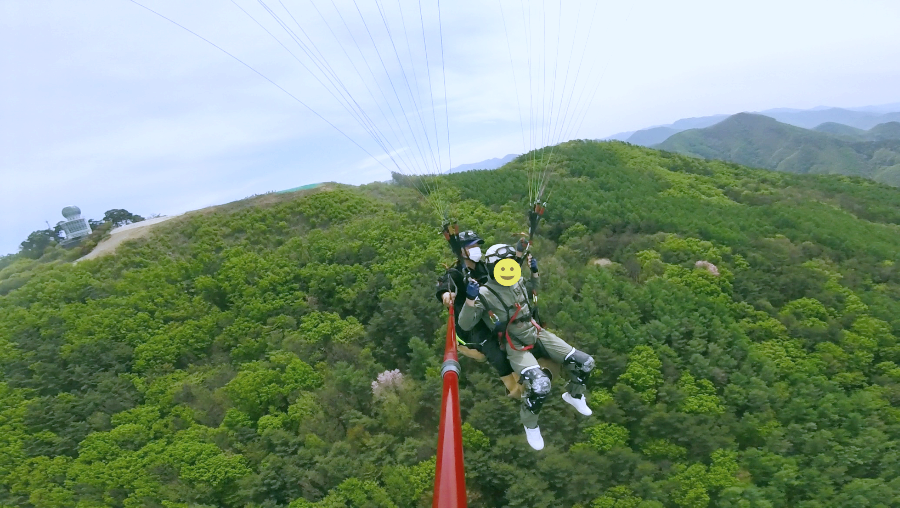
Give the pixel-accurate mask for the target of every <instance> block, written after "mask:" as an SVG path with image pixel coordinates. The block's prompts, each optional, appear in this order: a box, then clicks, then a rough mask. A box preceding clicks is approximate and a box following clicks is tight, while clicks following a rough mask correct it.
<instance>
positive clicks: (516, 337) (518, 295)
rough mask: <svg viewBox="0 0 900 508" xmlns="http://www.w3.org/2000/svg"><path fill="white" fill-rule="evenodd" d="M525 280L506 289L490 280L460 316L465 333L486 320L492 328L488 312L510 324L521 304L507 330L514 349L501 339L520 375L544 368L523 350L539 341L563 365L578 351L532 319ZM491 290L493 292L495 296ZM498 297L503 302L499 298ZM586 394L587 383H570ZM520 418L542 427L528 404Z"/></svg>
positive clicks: (527, 424) (573, 392)
mask: <svg viewBox="0 0 900 508" xmlns="http://www.w3.org/2000/svg"><path fill="white" fill-rule="evenodd" d="M523 281H524V279H521V278H520V279H519V281H518V282H517V283H515V284H513V285H512V286H503V285H501V284H498V283H497V281H495V280H493V279H491V280H489V281H488V282H487V283H486V284H485V285H484V286H481V288H480V290H479V297H478V298H477V299H476V300H475V304H474V305H469V304H468V303H467V304H466V305H465V306H463V309H462V311H461V312H460V314H459V326H460V328H462V329H463V330H471V329H472V328H474V327H475V325H476V324H477V323H478V321H479V320H483V321H484V322H485V323H486V324H487V325H488V326H489V327H491V328H493V326H494V324H493V322H492V320H491V318H490V316H489V315H488V313H487V311H491V312H493V313H494V315H496V317H497V318H498V319H500V321H501V322H504V323H507V322H509V320H510V318H512V316H513V315H514V314H515V313H516V309H517V307H516V304H518V305H519V306H520V307H521V309H520V310H519V313H518V314H517V315H516V318H515V321H513V322H512V323H510V324H509V326H508V328H507V332H508V333H509V339H510V340H509V342H512V345H513V346H514V348H512V347H510V344H509V342H507V340H506V337H505V336H503V338H502V339H501V340H502V347H503V348H504V349H505V350H506V356H507V358H509V363H510V365H512V368H513V370H515V371H516V372H518V373H519V374H520V375H521V374H522V372H523V371H525V370H528V369H530V368H534V367H537V368H540V367H539V366H538V361H537V359H535V357H534V355H533V354H531V351H524V350H522V348H524V347H526V346H530V345H534V344H536V343H538V342H539V343H540V344H541V346H543V348H544V350H545V351H546V352H547V356H548V357H549V358H550V359H551V360H553V361H555V362H558V363H559V364H560V365H562V364H563V363H564V362H565V360H566V357H567V356H568V355H569V354H570V353H571V352H572V351H573V350H574V349H575V348H573V347H572V346H570V345H569V344H568V343H566V341H564V340H562V339H561V338H559V337H557V336H556V335H555V334H554V333H552V332H550V331H547V330H546V329H543V328H538V327H537V326H535V324H534V323H533V322H532V319H531V307H530V305H529V301H528V292H527V291H526V289H525V284H524V282H523ZM491 290H493V293H492V292H491ZM494 293H496V295H495V294H494ZM498 296H499V297H500V299H498V298H497V297H498ZM501 300H502V301H501ZM584 392H585V386H584V384H581V383H577V382H576V380H575V379H574V378H573V379H572V381H571V382H570V383H569V393H570V394H571V395H573V396H575V397H580V396H581V395H582V394H584ZM519 416H520V417H521V419H522V423H523V424H524V425H525V427H527V428H529V429H533V428H535V427H537V426H538V416H537V415H536V414H534V413H532V412H531V411H529V410H528V409H527V408H526V407H525V405H524V404H523V405H522V408H521V409H520V410H519Z"/></svg>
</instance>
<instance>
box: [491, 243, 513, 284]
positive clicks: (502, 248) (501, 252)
mask: <svg viewBox="0 0 900 508" xmlns="http://www.w3.org/2000/svg"><path fill="white" fill-rule="evenodd" d="M515 257H516V248H515V247H513V246H511V245H507V244H505V243H497V244H494V245H491V246H490V248H488V250H487V252H485V253H484V262H485V263H486V264H487V269H488V274H490V276H491V278H493V277H494V265H496V264H497V263H498V262H500V261H501V260H504V259H515Z"/></svg>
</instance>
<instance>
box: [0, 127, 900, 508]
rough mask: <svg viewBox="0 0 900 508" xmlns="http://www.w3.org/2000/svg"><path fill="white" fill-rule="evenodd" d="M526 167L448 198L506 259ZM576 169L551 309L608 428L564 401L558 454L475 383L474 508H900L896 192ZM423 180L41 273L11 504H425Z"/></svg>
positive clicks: (306, 200)
mask: <svg viewBox="0 0 900 508" xmlns="http://www.w3.org/2000/svg"><path fill="white" fill-rule="evenodd" d="M527 158H528V157H527V156H522V157H520V158H518V159H517V160H516V161H514V162H513V163H510V164H508V165H507V166H505V167H504V168H502V169H500V170H496V171H477V172H474V171H473V172H467V173H460V174H453V175H447V176H445V177H441V178H442V182H443V183H444V184H445V186H446V191H447V193H448V195H450V196H453V199H454V201H456V203H457V206H456V209H457V215H458V217H459V219H460V222H461V225H462V226H463V227H466V228H473V229H476V230H477V231H479V233H481V234H482V235H484V236H485V237H486V238H487V240H488V244H491V243H494V242H510V241H513V240H514V239H515V237H513V236H512V235H511V233H514V232H519V231H522V230H524V229H525V227H526V226H525V211H526V203H525V199H526V198H525V196H527V190H526V178H525V174H524V167H525V164H526V162H525V161H526V159H527ZM554 161H555V162H554V168H553V172H554V175H553V180H552V181H551V183H550V188H549V189H552V195H551V201H550V203H549V208H548V212H547V214H546V216H545V218H546V223H545V224H543V225H542V229H541V231H540V234H539V238H538V240H537V242H536V256H537V257H538V259H539V260H540V266H541V274H542V279H543V290H542V293H541V298H540V302H541V305H542V310H541V312H542V315H543V316H544V317H545V318H546V320H547V321H548V326H549V327H550V328H551V329H553V330H554V331H556V332H557V333H558V334H559V335H560V336H561V337H563V338H565V339H567V340H568V341H570V342H571V343H572V344H573V345H576V346H577V347H579V349H583V350H584V351H587V352H589V353H591V354H593V355H594V357H595V358H596V360H597V364H598V368H597V369H596V370H595V371H594V373H593V376H592V377H591V379H590V381H589V384H588V387H589V390H590V395H589V398H590V404H591V406H592V407H593V408H594V416H592V417H590V418H585V417H582V416H580V415H578V414H576V413H575V411H573V410H572V408H571V407H569V406H568V405H566V404H564V403H563V402H562V400H561V399H560V394H561V393H562V392H563V389H562V387H561V386H560V385H559V384H558V383H557V384H556V386H554V391H553V395H552V397H551V399H550V400H549V401H548V403H547V404H546V405H545V406H544V409H543V411H542V413H541V427H542V430H543V434H544V438H545V440H546V442H547V447H546V448H545V449H544V450H543V451H540V452H535V451H533V450H532V449H531V448H530V447H529V446H528V445H527V444H526V441H525V437H524V433H523V431H522V427H521V425H520V424H519V421H518V415H517V412H518V408H517V406H516V404H515V403H514V402H513V401H512V400H511V399H509V398H507V397H506V396H505V394H504V393H503V388H502V384H501V382H500V381H499V379H497V378H496V376H495V374H494V373H493V372H492V371H491V369H490V367H489V366H488V365H486V364H479V363H475V362H472V361H470V360H468V359H463V360H462V363H463V374H462V379H461V389H460V399H461V404H462V416H463V422H464V428H463V438H464V446H465V460H466V470H467V487H468V492H469V497H470V506H473V507H476V506H483V507H529V508H538V507H574V506H579V507H582V508H621V507H631V508H637V507H640V508H661V507H684V508H704V507H713V506H716V507H728V508H738V507H740V508H744V507H747V508H763V507H765V508H782V507H783V508H787V507H801V508H820V507H880V508H888V507H892V506H898V505H900V409H898V407H897V406H898V404H900V365H898V364H900V343H898V337H900V265H898V264H897V263H896V261H897V257H898V252H900V191H898V190H897V189H894V188H891V187H888V186H885V185H882V184H878V183H875V182H872V181H870V180H864V179H861V178H851V177H840V176H814V175H810V176H801V175H793V174H788V173H776V172H769V171H764V170H753V169H748V168H745V167H741V166H737V165H735V164H730V163H725V162H719V161H703V160H699V159H695V158H691V157H687V156H681V155H674V154H669V153H663V152H657V151H654V150H650V149H645V148H640V147H635V146H630V145H627V144H624V143H618V142H612V143H596V142H569V143H565V144H563V145H560V147H558V148H557V149H556V151H555V152H554ZM406 183H407V182H406V181H405V180H403V179H398V181H397V182H396V183H394V184H371V185H367V186H363V187H359V188H353V187H345V186H337V185H328V186H324V187H321V188H319V189H315V190H311V191H302V192H298V193H292V194H283V195H269V196H263V197H260V198H254V199H250V200H246V201H242V202H237V203H233V204H231V205H227V206H223V207H219V208H217V209H214V210H209V211H207V212H204V213H194V214H190V215H187V216H184V217H180V218H176V219H173V220H171V221H169V222H166V223H164V224H161V225H159V226H158V227H157V229H156V230H155V233H154V234H152V235H151V236H149V237H148V238H145V239H141V240H139V241H136V242H130V243H126V244H124V245H123V246H122V247H120V248H119V250H118V251H117V253H116V254H115V255H114V256H105V257H101V258H98V259H95V260H90V261H83V262H80V263H78V264H77V265H71V264H60V263H56V264H54V263H42V264H34V265H28V266H29V268H28V269H29V271H28V272H27V273H17V274H16V275H15V277H16V280H17V281H18V282H17V283H16V284H13V285H8V286H5V288H4V289H3V290H2V295H0V369H2V370H0V372H2V379H0V506H30V507H75V506H77V507H100V506H117V507H172V508H176V507H185V508H186V507H189V506H190V507H207V506H208V507H212V506H226V507H245V506H248V507H285V506H290V507H292V508H301V507H303V508H308V507H329V508H332V507H382V508H384V507H416V506H430V494H431V485H432V480H433V468H434V454H435V449H436V439H437V427H438V414H437V410H438V407H439V405H440V396H441V393H440V386H441V380H440V376H439V370H438V365H439V360H440V355H441V348H442V343H443V335H442V334H443V332H444V330H442V328H443V326H444V323H445V322H446V318H447V315H446V310H445V309H443V307H441V306H440V304H439V303H438V302H437V301H436V300H435V299H434V295H433V284H434V281H435V279H436V276H437V275H438V274H439V273H441V272H442V271H443V263H449V262H451V261H452V256H451V255H450V253H449V251H448V249H447V247H446V244H445V242H444V240H443V238H442V237H441V235H440V234H439V227H438V226H439V225H438V224H437V222H436V220H435V218H434V214H433V212H432V211H431V209H430V208H429V207H428V206H427V205H426V204H425V202H424V200H423V199H422V198H421V196H420V195H419V194H418V192H417V191H416V190H415V189H414V188H411V187H410V186H408V185H406ZM600 258H608V259H609V260H611V263H607V262H605V261H603V262H599V261H600ZM698 261H706V262H707V263H711V264H713V265H715V270H712V269H709V265H708V264H705V265H704V264H701V265H700V267H699V268H698V267H697V262H698ZM8 268H9V267H8ZM714 271H715V272H717V273H718V275H716V274H714V273H713V272H714ZM10 276H11V275H10V273H8V272H4V273H3V277H4V278H7V277H10ZM0 283H2V281H0ZM395 369H396V370H397V371H399V372H398V373H394V374H391V375H382V376H380V377H379V374H383V373H384V372H385V371H391V370H395ZM398 374H399V375H398Z"/></svg>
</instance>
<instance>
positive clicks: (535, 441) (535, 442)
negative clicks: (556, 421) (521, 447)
mask: <svg viewBox="0 0 900 508" xmlns="http://www.w3.org/2000/svg"><path fill="white" fill-rule="evenodd" d="M525 437H526V438H528V444H530V445H531V447H532V448H534V449H535V450H542V449H543V448H544V438H543V437H542V436H541V428H540V427H535V428H533V429H529V428H528V427H525Z"/></svg>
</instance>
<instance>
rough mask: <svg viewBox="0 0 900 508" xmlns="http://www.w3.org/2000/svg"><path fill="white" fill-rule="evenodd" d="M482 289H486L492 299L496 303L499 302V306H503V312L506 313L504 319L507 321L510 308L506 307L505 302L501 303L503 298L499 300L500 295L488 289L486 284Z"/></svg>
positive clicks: (490, 288)
mask: <svg viewBox="0 0 900 508" xmlns="http://www.w3.org/2000/svg"><path fill="white" fill-rule="evenodd" d="M482 287H483V288H485V289H487V290H488V291H490V292H491V294H492V295H494V298H496V299H497V301H498V302H500V305H502V306H503V310H505V311H506V319H509V315H510V308H509V307H508V306H507V305H506V302H504V301H503V298H500V295H499V294H497V292H496V291H494V288H492V287H490V286H488V285H486V284H485V285H484V286H482Z"/></svg>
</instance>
